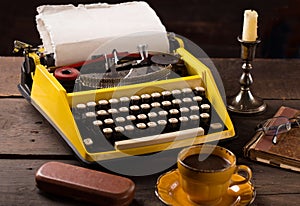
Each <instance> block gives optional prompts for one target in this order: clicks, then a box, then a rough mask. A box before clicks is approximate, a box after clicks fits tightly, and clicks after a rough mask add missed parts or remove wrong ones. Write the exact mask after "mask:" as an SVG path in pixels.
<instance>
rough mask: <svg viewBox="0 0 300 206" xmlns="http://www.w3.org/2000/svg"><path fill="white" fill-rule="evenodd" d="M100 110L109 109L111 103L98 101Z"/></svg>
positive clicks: (103, 100)
mask: <svg viewBox="0 0 300 206" xmlns="http://www.w3.org/2000/svg"><path fill="white" fill-rule="evenodd" d="M98 104H99V107H100V109H108V105H109V102H108V101H107V100H105V99H101V100H99V101H98Z"/></svg>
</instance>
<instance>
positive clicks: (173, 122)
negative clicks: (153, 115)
mask: <svg viewBox="0 0 300 206" xmlns="http://www.w3.org/2000/svg"><path fill="white" fill-rule="evenodd" d="M168 122H169V124H168V125H169V127H168V131H169V132H174V131H177V130H178V129H179V121H178V119H177V118H170V119H168Z"/></svg>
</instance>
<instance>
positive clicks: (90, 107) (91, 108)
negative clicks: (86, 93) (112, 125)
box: [86, 102, 97, 112]
mask: <svg viewBox="0 0 300 206" xmlns="http://www.w3.org/2000/svg"><path fill="white" fill-rule="evenodd" d="M96 106H97V103H96V102H87V103H86V108H87V111H89V112H94V111H95V110H96Z"/></svg>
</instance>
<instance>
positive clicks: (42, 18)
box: [36, 2, 169, 66]
mask: <svg viewBox="0 0 300 206" xmlns="http://www.w3.org/2000/svg"><path fill="white" fill-rule="evenodd" d="M37 11H38V15H37V16H36V22H37V29H38V31H39V34H40V37H41V39H42V42H43V46H44V47H45V50H46V53H54V57H55V62H56V66H61V65H66V64H71V63H75V62H79V61H85V60H88V59H89V58H90V57H91V56H92V55H100V54H104V53H111V52H112V50H113V49H117V51H120V52H121V51H127V52H137V51H138V50H137V46H138V45H140V44H146V45H147V46H148V49H149V51H159V52H168V51H169V42H168V38H167V32H166V29H165V27H164V25H163V24H162V22H161V21H160V19H159V17H158V16H157V14H156V13H155V11H154V10H153V9H152V8H151V7H150V6H149V5H148V4H147V3H145V2H127V3H121V4H106V3H98V4H89V5H78V6H74V5H43V6H40V7H38V8H37Z"/></svg>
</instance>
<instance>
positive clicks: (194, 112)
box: [190, 105, 200, 115]
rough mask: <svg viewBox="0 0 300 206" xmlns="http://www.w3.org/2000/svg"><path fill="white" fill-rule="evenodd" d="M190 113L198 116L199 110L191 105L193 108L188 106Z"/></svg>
mask: <svg viewBox="0 0 300 206" xmlns="http://www.w3.org/2000/svg"><path fill="white" fill-rule="evenodd" d="M190 111H191V114H197V115H199V111H200V108H199V106H196V105H193V106H190Z"/></svg>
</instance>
